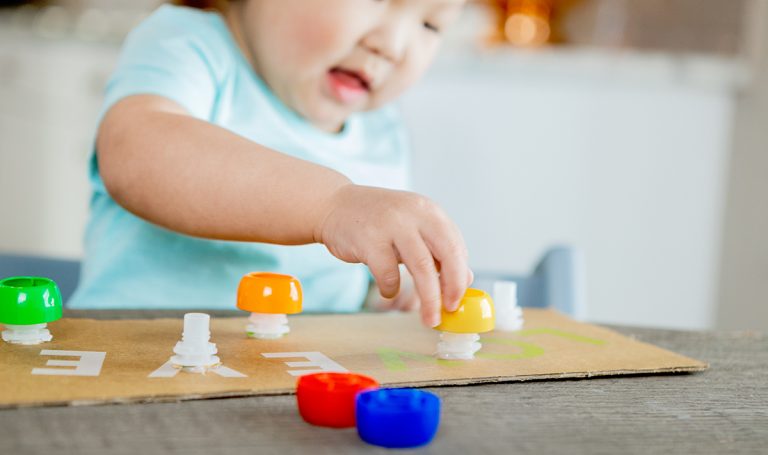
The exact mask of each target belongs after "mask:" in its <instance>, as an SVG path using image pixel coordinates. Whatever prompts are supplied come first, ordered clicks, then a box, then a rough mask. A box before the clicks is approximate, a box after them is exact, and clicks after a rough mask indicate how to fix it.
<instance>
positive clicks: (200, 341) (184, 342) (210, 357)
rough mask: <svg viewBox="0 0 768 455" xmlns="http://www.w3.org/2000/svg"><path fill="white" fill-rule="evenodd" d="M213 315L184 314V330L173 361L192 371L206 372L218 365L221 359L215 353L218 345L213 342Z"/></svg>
mask: <svg viewBox="0 0 768 455" xmlns="http://www.w3.org/2000/svg"><path fill="white" fill-rule="evenodd" d="M210 324H211V317H210V316H208V315H207V314H205V313H187V314H185V315H184V332H183V333H182V338H181V341H179V342H178V343H176V347H174V348H173V352H174V353H175V354H176V355H174V356H172V357H171V362H172V363H173V364H174V365H176V366H178V367H181V368H184V369H185V370H187V371H190V372H204V371H205V370H206V369H208V368H213V367H216V366H218V365H219V364H220V363H221V361H220V360H219V358H218V357H217V356H216V355H215V354H216V352H217V349H216V345H215V344H214V343H211V342H210V341H209V340H210V339H211V332H210Z"/></svg>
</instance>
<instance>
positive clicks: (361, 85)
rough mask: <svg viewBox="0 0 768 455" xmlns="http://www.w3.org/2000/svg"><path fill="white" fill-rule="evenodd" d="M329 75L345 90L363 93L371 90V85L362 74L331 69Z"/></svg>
mask: <svg viewBox="0 0 768 455" xmlns="http://www.w3.org/2000/svg"><path fill="white" fill-rule="evenodd" d="M330 74H331V77H333V78H334V79H335V81H336V82H338V84H339V85H343V86H345V87H346V88H347V89H351V90H365V91H370V90H371V83H370V81H369V80H368V77H367V76H366V75H365V74H364V73H361V72H358V71H354V70H348V69H344V68H339V67H336V68H331V70H330Z"/></svg>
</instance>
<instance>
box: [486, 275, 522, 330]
mask: <svg viewBox="0 0 768 455" xmlns="http://www.w3.org/2000/svg"><path fill="white" fill-rule="evenodd" d="M493 302H494V306H495V309H496V330H500V331H504V332H513V331H515V330H520V329H522V328H523V324H524V323H525V321H524V320H523V309H522V308H520V307H519V306H518V305H517V283H515V282H514V281H497V282H495V283H494V284H493Z"/></svg>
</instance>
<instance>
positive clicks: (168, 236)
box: [68, 5, 407, 312]
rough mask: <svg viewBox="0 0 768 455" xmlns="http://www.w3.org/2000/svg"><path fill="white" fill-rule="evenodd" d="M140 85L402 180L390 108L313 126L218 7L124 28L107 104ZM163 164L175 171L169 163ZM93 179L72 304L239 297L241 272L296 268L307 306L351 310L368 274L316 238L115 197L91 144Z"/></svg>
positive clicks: (251, 132)
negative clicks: (198, 221)
mask: <svg viewBox="0 0 768 455" xmlns="http://www.w3.org/2000/svg"><path fill="white" fill-rule="evenodd" d="M135 94H156V95H162V96H164V97H167V98H169V99H171V100H173V101H175V102H177V103H178V104H180V105H181V106H183V107H185V108H186V109H187V110H188V111H189V113H190V114H191V115H193V116H195V117H197V118H200V119H204V120H207V121H209V122H211V123H213V124H216V125H218V126H221V127H223V128H226V129H228V130H230V131H233V132H235V133H237V134H239V135H242V136H244V137H246V138H249V139H251V140H253V141H254V142H257V143H259V144H262V145H264V146H267V147H270V148H272V149H274V150H278V151H280V152H283V153H286V154H289V155H292V156H295V157H297V158H301V159H304V160H308V161H312V162H315V163H318V164H321V165H324V166H328V167H330V168H333V169H336V170H338V171H340V172H342V173H343V174H345V175H346V176H347V177H349V178H350V179H352V181H354V182H355V183H359V184H364V185H373V186H381V187H389V188H398V189H402V188H404V187H405V186H406V180H407V145H406V138H405V134H404V130H403V128H402V124H401V122H400V120H399V118H398V116H397V115H396V113H395V112H394V110H393V109H391V108H385V109H381V110H378V111H375V112H367V113H358V114H355V115H353V116H351V117H350V118H349V119H348V121H347V122H346V124H345V126H344V128H343V130H342V132H340V133H338V134H331V133H326V132H324V131H322V130H320V129H317V128H315V127H314V126H312V125H311V124H310V123H308V122H307V121H306V120H304V119H303V118H301V117H299V116H298V115H297V114H296V113H295V112H293V111H291V110H290V109H289V108H288V107H287V106H285V105H284V104H283V103H282V102H281V101H280V100H279V99H278V98H276V97H275V95H274V94H273V93H272V92H271V91H270V90H269V88H268V87H267V86H266V85H265V83H264V82H263V81H262V80H261V79H260V78H259V77H258V75H257V74H256V73H255V72H254V71H253V69H252V68H251V66H250V65H249V64H248V62H247V61H246V60H245V57H244V56H243V55H242V53H241V51H240V49H239V48H238V47H237V44H236V43H235V41H234V39H233V37H232V36H231V34H230V32H229V30H228V28H227V26H226V24H225V22H224V20H223V18H222V17H221V16H220V15H219V14H217V13H213V12H203V11H200V10H195V9H189V8H183V7H176V6H169V5H166V6H162V7H160V8H159V9H158V10H157V11H156V12H154V13H153V14H152V15H151V16H150V17H149V18H147V19H146V20H145V21H144V22H142V23H141V24H140V25H139V26H138V27H137V28H136V29H135V30H134V31H133V32H131V34H130V35H129V36H128V38H127V40H126V42H125V44H124V47H123V50H122V54H121V57H120V60H119V62H118V66H117V69H116V70H115V73H114V74H113V76H112V78H111V80H110V82H109V84H108V86H107V90H106V100H105V103H104V108H103V110H102V114H103V113H106V111H107V110H108V109H109V108H110V107H111V106H112V105H114V104H115V103H116V102H117V101H119V100H120V99H122V98H124V97H126V96H130V95H135ZM210 153H217V151H216V150H211V151H210ZM166 172H167V174H168V178H169V179H173V178H174V177H173V176H174V172H175V170H174V169H172V168H170V169H166ZM219 178H221V179H223V180H226V179H227V178H228V176H226V175H221V176H219ZM91 181H92V184H93V196H92V200H91V216H90V220H89V223H88V226H87V230H86V233H85V252H86V254H85V260H84V264H83V271H82V277H81V280H80V286H79V288H78V290H77V291H76V292H75V294H74V295H73V296H72V298H71V300H70V301H69V305H68V306H69V307H70V308H190V309H192V308H222V309H234V308H235V300H236V293H237V285H238V282H239V281H240V278H241V277H242V276H243V275H244V274H246V273H248V272H252V271H274V272H279V273H287V274H291V275H295V276H297V277H298V278H299V279H300V280H301V283H302V287H303V289H304V308H305V311H339V312H345V311H355V310H357V309H359V308H360V306H361V304H362V302H363V299H364V297H365V294H366V292H367V289H368V284H369V279H370V278H369V274H368V271H367V269H366V268H365V266H362V265H359V264H347V263H344V262H342V261H340V260H338V259H336V258H335V257H333V256H332V255H331V254H330V253H329V252H328V251H327V250H326V248H325V247H324V246H323V245H318V244H315V245H303V246H281V245H270V244H262V243H245V242H228V241H217V240H207V239H199V238H194V237H189V236H186V235H182V234H178V233H176V232H172V231H169V230H167V229H164V228H161V227H158V226H156V225H154V224H151V223H149V222H147V221H145V220H143V219H141V218H138V217H136V216H135V215H132V214H131V213H129V212H127V211H126V210H125V209H123V208H122V207H121V206H120V205H118V204H117V203H116V202H115V201H114V200H113V199H112V198H111V197H110V195H109V194H108V193H107V191H106V190H105V188H104V184H103V182H102V180H101V177H100V176H99V169H98V163H97V161H96V157H95V154H94V157H93V158H92V161H91ZM207 184H208V182H200V185H207ZM306 191H312V188H311V187H308V188H306Z"/></svg>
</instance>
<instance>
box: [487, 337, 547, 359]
mask: <svg viewBox="0 0 768 455" xmlns="http://www.w3.org/2000/svg"><path fill="white" fill-rule="evenodd" d="M482 342H483V344H494V343H496V344H505V345H510V346H516V347H518V348H521V349H522V351H521V352H516V353H514V354H497V353H493V352H485V351H483V350H480V352H478V353H477V354H475V355H476V356H477V357H482V358H484V359H494V360H518V359H531V358H533V357H538V356H540V355H544V348H542V347H541V346H537V345H535V344H533V343H526V342H524V341H515V340H508V339H506V338H492V337H491V338H483V339H482Z"/></svg>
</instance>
